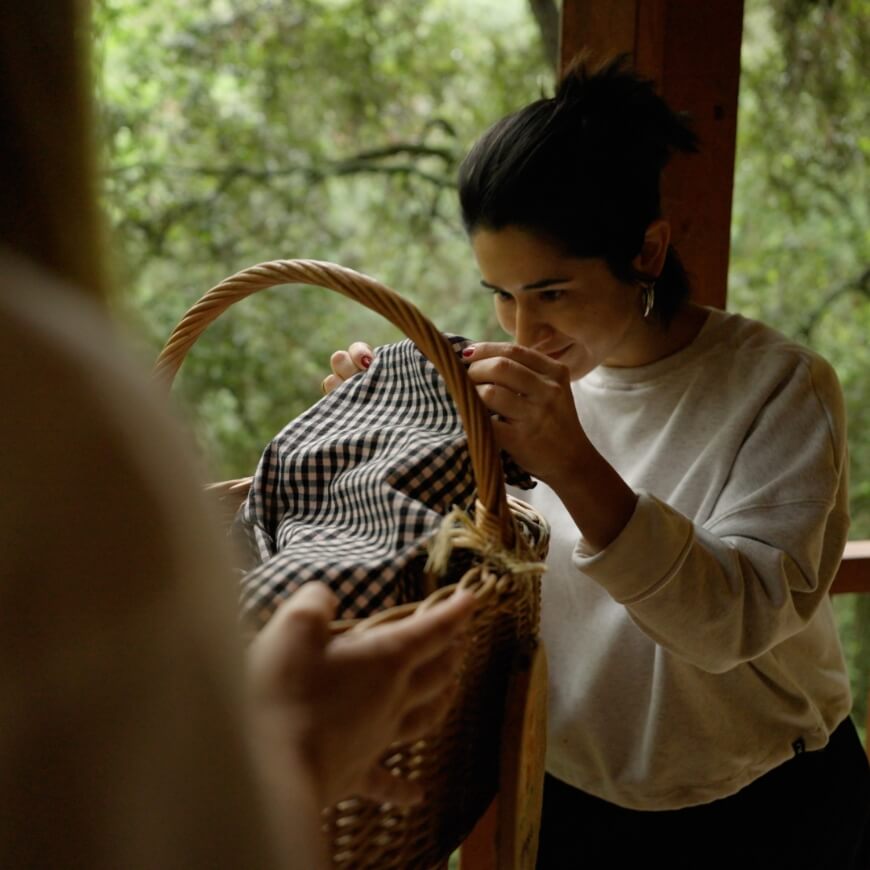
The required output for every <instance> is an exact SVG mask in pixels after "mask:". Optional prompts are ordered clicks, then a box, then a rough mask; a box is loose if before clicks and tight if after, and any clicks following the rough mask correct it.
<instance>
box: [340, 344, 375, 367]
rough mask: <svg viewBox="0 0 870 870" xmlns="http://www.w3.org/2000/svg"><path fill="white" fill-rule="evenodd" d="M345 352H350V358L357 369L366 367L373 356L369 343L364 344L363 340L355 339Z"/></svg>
mask: <svg viewBox="0 0 870 870" xmlns="http://www.w3.org/2000/svg"><path fill="white" fill-rule="evenodd" d="M347 352H348V353H349V354H350V358H351V360H352V361H353V364H354V365H355V366H356V368H357V370H358V371H362V370H364V369H367V368H368V367H369V366H370V365H371V364H372V360H373V359H374V358H375V353H374V351H373V350H372V348H371V345H368V344H366V343H365V342H364V341H355V342H354V343H353V344H352V345H351V346H350V347H349V348H348V349H347Z"/></svg>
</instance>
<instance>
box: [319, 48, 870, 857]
mask: <svg viewBox="0 0 870 870" xmlns="http://www.w3.org/2000/svg"><path fill="white" fill-rule="evenodd" d="M695 148H696V141H695V137H694V135H693V134H692V132H691V130H690V129H689V127H688V126H687V125H686V123H685V121H684V120H683V119H681V118H680V117H679V116H677V115H676V114H675V113H674V112H672V111H671V110H670V108H669V107H668V106H667V105H666V104H665V103H664V101H663V100H661V99H660V98H659V97H657V96H656V95H655V93H654V91H653V88H652V85H651V84H650V83H648V82H646V81H643V80H641V79H639V78H638V77H637V76H636V75H634V74H632V73H631V72H630V71H628V70H626V68H625V66H624V64H623V63H622V62H620V61H616V62H612V63H610V64H608V65H607V66H605V67H604V68H602V69H600V70H597V71H590V70H589V69H587V67H586V66H585V65H584V64H583V63H582V62H579V63H577V64H576V65H575V66H574V67H572V69H571V70H569V72H568V74H567V75H566V77H565V79H564V80H563V81H562V83H561V85H560V87H559V90H558V93H557V94H556V96H555V98H553V99H542V100H538V101H536V102H534V103H532V104H531V105H529V106H526V107H525V108H523V109H521V110H520V111H518V112H516V113H514V114H512V115H510V116H508V117H506V118H504V119H502V120H501V121H499V122H498V123H496V124H495V125H494V126H493V127H492V128H491V129H489V130H488V131H487V132H486V133H485V134H484V135H483V137H481V139H480V140H479V141H478V142H477V143H476V144H475V145H474V147H473V148H472V150H471V152H470V153H469V154H468V156H467V157H466V159H465V161H464V162H463V164H462V167H461V169H460V176H459V195H460V202H461V207H462V214H463V219H464V223H465V226H466V229H467V231H468V234H469V236H470V239H471V245H472V248H473V250H474V254H475V257H476V259H477V262H478V265H479V267H480V271H481V275H482V279H483V280H482V282H481V283H482V284H483V285H484V286H485V287H487V288H488V289H490V290H491V291H492V293H493V294H494V297H495V306H496V312H497V316H498V320H499V323H500V324H501V326H502V327H503V328H504V329H505V331H506V332H507V333H508V334H509V335H511V336H512V337H513V338H514V343H500V342H482V343H479V344H476V345H475V346H474V347H473V348H469V349H468V350H467V351H466V356H467V360H468V362H469V375H470V377H471V379H472V380H473V381H474V382H475V383H476V384H477V385H478V392H479V394H480V396H481V398H482V399H483V401H484V403H485V404H486V405H487V407H488V408H489V409H490V410H491V411H492V412H493V414H494V427H495V432H496V436H497V438H498V440H499V443H500V445H501V446H502V447H503V448H504V449H505V450H507V451H508V452H509V453H511V454H512V456H513V457H514V458H515V459H516V460H517V461H518V462H519V464H520V465H522V466H524V467H525V468H526V469H527V470H528V471H529V472H531V473H532V474H533V475H535V476H536V477H537V478H538V480H539V481H540V483H541V485H539V486H538V488H537V489H536V490H534V491H533V492H532V493H531V496H529V494H524V495H523V497H525V498H526V499H528V500H529V501H531V502H532V504H533V505H534V506H535V507H536V508H537V509H538V510H539V511H541V513H543V514H544V515H545V516H546V517H547V518H548V520H549V521H550V523H551V525H552V532H553V536H552V544H551V554H550V557H549V560H548V573H547V575H546V576H545V581H544V601H543V616H542V634H543V637H544V641H545V644H546V648H547V652H548V657H549V660H550V672H551V688H550V694H551V698H550V709H549V737H548V754H547V770H548V775H547V781H546V785H545V794H544V811H543V822H542V830H541V848H540V852H539V858H538V865H539V866H540V867H544V868H554V867H571V868H573V867H579V866H588V867H598V866H605V865H607V866H635V864H636V863H639V862H640V861H641V860H643V861H644V862H647V861H651V860H652V859H655V858H658V859H659V860H661V861H662V862H663V863H664V864H665V865H666V866H669V867H737V866H739V867H744V868H745V867H756V866H757V867H765V868H773V867H782V868H786V867H787V868H796V867H808V868H809V867H837V868H840V867H843V868H848V867H855V868H858V867H866V866H868V863H867V861H868V858H867V851H866V850H867V825H868V816H870V770H868V766H867V760H866V758H865V757H864V754H863V751H862V749H861V746H860V743H859V741H858V738H857V735H856V734H855V730H854V727H853V725H852V723H851V721H850V719H849V715H848V714H849V710H850V706H851V698H850V694H849V684H848V679H847V674H846V668H845V664H844V661H843V656H842V652H841V650H840V646H839V642H838V639H837V632H836V627H835V623H834V617H833V614H832V610H831V606H830V602H829V599H828V595H827V592H828V588H829V586H830V583H831V581H832V579H833V577H834V573H835V571H836V568H837V565H838V563H839V560H840V557H841V554H842V551H843V547H844V544H845V541H846V535H847V530H848V525H849V520H848V513H847V492H846V472H847V460H846V434H845V422H844V412H843V402H842V396H841V392H840V388H839V385H838V383H837V379H836V376H835V374H834V372H833V370H832V369H831V367H830V366H829V365H828V364H827V363H826V362H825V361H824V360H822V359H821V358H820V357H818V356H817V355H816V354H814V353H813V352H812V351H810V350H808V349H806V348H803V347H799V346H797V345H795V344H793V343H791V342H790V341H788V340H787V339H786V338H785V337H783V336H782V335H780V334H778V333H776V332H775V331H773V330H772V329H770V328H768V327H766V326H764V325H762V324H760V323H756V322H753V321H750V320H746V319H744V318H742V317H740V316H738V315H729V314H726V313H724V312H722V311H716V310H711V309H706V308H702V307H700V306H698V305H695V304H694V303H691V302H689V301H688V296H689V284H688V280H687V277H686V274H685V272H684V271H683V269H682V267H681V265H680V262H679V259H678V257H677V254H676V252H675V250H674V249H673V247H672V245H671V244H670V227H669V224H668V222H667V220H665V219H664V218H663V217H662V214H661V207H660V197H659V179H660V174H661V171H662V169H663V168H664V166H665V164H666V163H667V161H668V158H669V157H670V155H671V154H672V153H673V152H674V151H692V150H695ZM370 355H371V350H370V349H369V348H368V346H367V345H364V344H362V343H357V344H355V345H352V346H351V348H350V349H349V352H339V353H337V354H335V355H334V356H333V374H332V375H330V376H329V377H328V378H327V379H326V381H325V382H324V388H325V389H331V388H333V387H335V386H336V385H337V384H338V383H340V382H341V381H342V380H343V379H345V378H347V377H348V376H350V375H351V374H353V373H354V372H355V371H356V370H358V369H359V368H361V367H364V362H365V361H364V360H363V357H364V356H367V357H370Z"/></svg>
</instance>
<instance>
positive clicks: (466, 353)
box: [462, 345, 474, 357]
mask: <svg viewBox="0 0 870 870" xmlns="http://www.w3.org/2000/svg"><path fill="white" fill-rule="evenodd" d="M473 353H474V346H473V345H472V346H471V347H466V348H465V349H464V350H463V351H462V355H463V356H464V357H470V356H472V354H473Z"/></svg>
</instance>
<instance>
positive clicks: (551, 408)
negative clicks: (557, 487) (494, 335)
mask: <svg viewBox="0 0 870 870" xmlns="http://www.w3.org/2000/svg"><path fill="white" fill-rule="evenodd" d="M472 348H473V353H471V354H468V353H467V351H466V354H465V359H466V361H467V362H470V363H471V364H470V366H469V368H468V374H469V377H470V378H471V380H472V381H473V382H474V383H475V384H477V392H478V394H479V395H480V398H481V399H482V400H483V403H484V404H485V405H486V406H487V408H489V409H490V410H491V411H493V412H494V413H495V414H497V415H498V416H497V417H495V418H493V421H492V424H493V429H494V431H495V436H496V439H497V440H498V444H499V446H500V447H501V448H503V449H504V450H506V451H507V452H508V453H509V454H510V455H511V456H512V457H513V458H514V459H515V460H516V462H517V463H519V465H521V466H522V467H523V468H524V469H526V471H528V472H529V473H530V474H532V475H534V476H535V477H537V478H539V479H540V480H542V481H544V482H545V483H549V484H551V485H552V484H553V482H554V481H560V480H563V479H564V476H565V475H576V474H577V472H578V470H579V469H580V468H582V465H583V458H584V456H588V455H589V451H590V450H594V448H593V447H592V445H591V444H590V442H589V439H588V438H587V437H586V433H585V432H584V431H583V427H582V425H581V424H580V420H579V418H578V416H577V409H576V407H575V405H574V396H573V395H572V393H571V379H570V376H569V372H568V369H567V368H566V367H565V366H563V365H562V364H561V363H559V362H557V361H556V360H553V359H550V358H549V357H548V356H546V355H545V354H543V353H540V352H538V351H536V350H532V349H531V348H527V347H521V346H519V345H515V344H509V343H507V342H480V343H478V344H475V345H473V346H472ZM470 349H471V348H470Z"/></svg>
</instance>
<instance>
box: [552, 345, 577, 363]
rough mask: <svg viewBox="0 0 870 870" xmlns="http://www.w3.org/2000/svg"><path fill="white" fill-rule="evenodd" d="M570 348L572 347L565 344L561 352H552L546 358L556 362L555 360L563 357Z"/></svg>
mask: <svg viewBox="0 0 870 870" xmlns="http://www.w3.org/2000/svg"><path fill="white" fill-rule="evenodd" d="M572 347H573V345H570V344H567V345H565V347H563V348H562V349H561V350H554V351H553V352H552V353H548V354H547V356H548V357H550V359H556V360H557V359H559V358H560V357H562V356H564V355H565V353H566V352H567V351H569V350H570V349H571V348H572Z"/></svg>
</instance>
